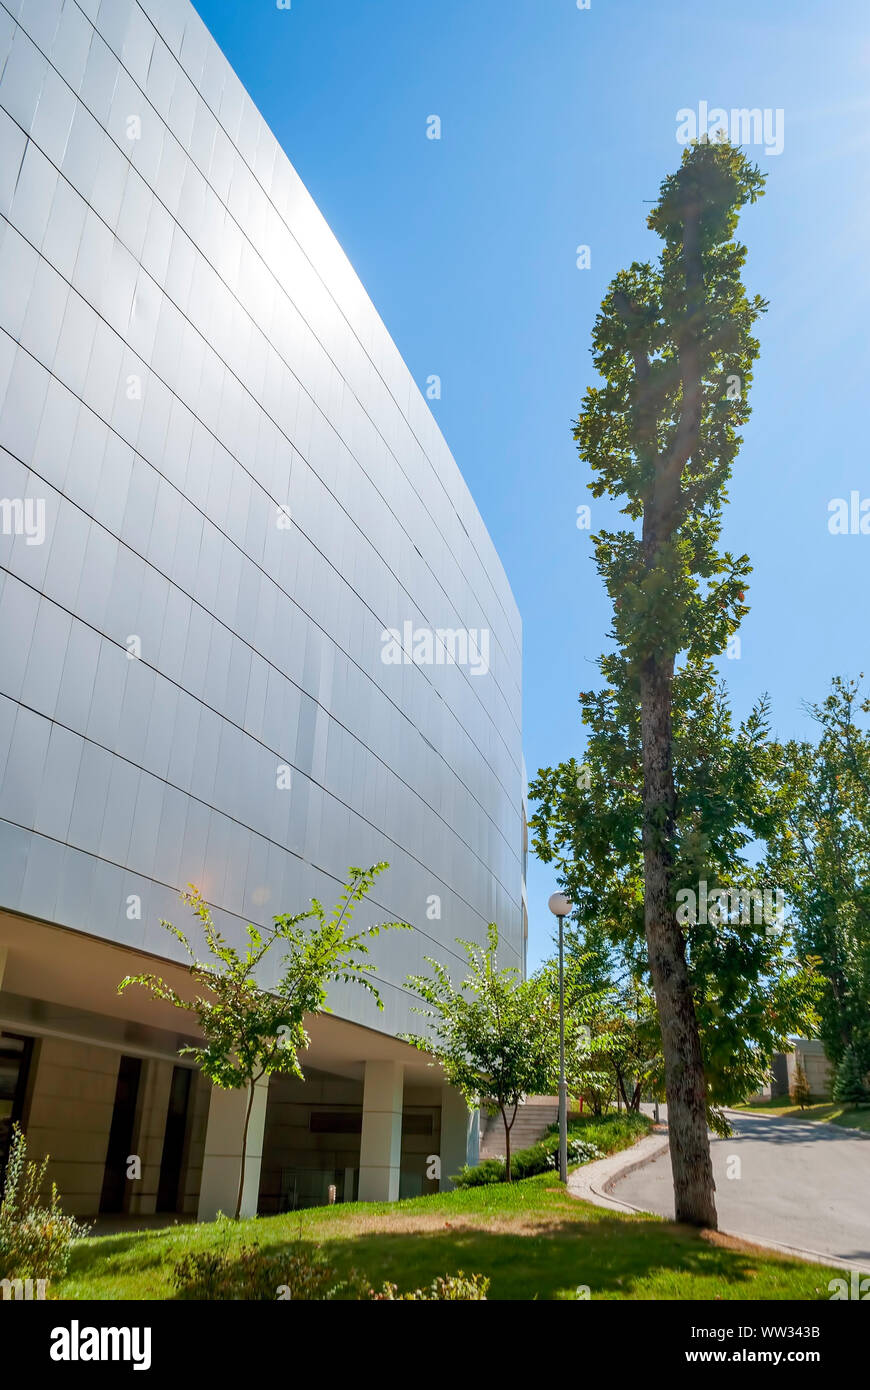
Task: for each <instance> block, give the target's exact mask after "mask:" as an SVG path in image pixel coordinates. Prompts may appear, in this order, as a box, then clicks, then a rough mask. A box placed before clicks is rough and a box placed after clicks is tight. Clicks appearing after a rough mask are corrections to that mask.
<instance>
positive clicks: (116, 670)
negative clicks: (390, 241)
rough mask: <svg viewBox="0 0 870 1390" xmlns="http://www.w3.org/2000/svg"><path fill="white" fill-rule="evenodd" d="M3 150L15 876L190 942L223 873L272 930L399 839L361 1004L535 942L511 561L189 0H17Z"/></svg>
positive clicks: (2, 78) (244, 911)
mask: <svg viewBox="0 0 870 1390" xmlns="http://www.w3.org/2000/svg"><path fill="white" fill-rule="evenodd" d="M0 154H2V158H0V286H2V290H0V498H2V499H5V502H4V512H3V526H2V534H0V582H2V590H0V636H2V639H3V641H2V657H0V729H2V730H4V731H5V732H6V734H7V735H8V737H4V738H3V741H2V750H0V817H2V819H0V907H2V908H4V909H6V910H7V911H10V912H15V913H19V914H25V915H27V916H30V917H34V918H39V919H41V920H42V921H45V922H48V923H54V924H57V925H58V926H61V927H64V928H71V929H74V930H79V931H82V932H87V933H88V934H90V935H92V936H95V937H98V938H102V939H104V940H106V941H107V942H113V943H117V944H118V945H121V946H126V947H130V948H133V949H137V950H144V951H147V952H152V953H155V954H158V955H167V956H171V955H172V954H173V952H172V950H171V943H170V942H169V938H168V937H167V934H166V933H165V932H164V931H163V930H162V929H161V928H160V926H159V919H160V917H170V918H172V919H174V920H178V919H179V913H180V911H181V909H180V907H179V904H178V901H177V893H178V890H179V888H180V887H181V886H183V885H184V884H185V883H187V882H189V881H193V882H196V883H197V884H198V885H199V886H200V887H201V888H202V890H203V892H204V893H205V895H206V897H207V898H208V899H209V901H211V902H212V903H213V904H214V905H215V907H216V909H217V913H218V916H219V919H220V921H221V923H222V925H223V926H225V927H226V928H227V929H228V930H230V931H232V932H233V933H234V934H236V935H237V934H238V933H239V932H240V930H241V928H242V927H243V925H244V922H245V921H246V920H253V921H256V922H259V923H264V922H267V921H268V920H269V919H270V917H271V916H272V915H273V914H274V913H277V912H283V911H295V910H298V909H299V908H301V907H302V906H303V905H304V904H305V903H306V902H307V900H308V898H309V897H311V896H312V895H317V896H318V897H320V898H321V899H323V900H324V901H326V902H330V901H332V900H333V899H334V897H335V895H336V892H337V889H338V887H339V885H340V883H341V881H342V878H343V875H344V871H345V870H346V868H347V866H348V864H349V863H352V862H353V863H360V864H364V863H370V862H374V861H375V860H380V859H386V860H388V861H389V862H390V869H389V871H388V872H387V873H386V874H385V875H384V876H383V877H382V878H381V879H380V880H379V882H378V885H377V887H376V891H375V893H374V895H373V899H374V900H373V902H372V904H370V905H366V908H365V909H364V910H363V913H362V916H363V919H364V918H365V917H366V915H367V916H368V917H372V916H374V915H377V916H382V917H386V918H392V917H395V918H401V919H404V920H407V921H409V922H411V923H412V924H413V925H414V926H415V927H416V928H417V930H416V931H415V932H414V933H413V934H412V933H393V934H388V935H387V936H384V937H382V938H380V940H379V942H378V943H377V945H376V948H375V952H374V955H373V959H374V960H375V961H376V963H377V966H378V976H379V980H380V982H381V985H382V992H383V997H384V1003H385V1010H384V1013H383V1014H382V1015H378V1014H377V1013H376V1012H375V1011H374V1009H373V1007H372V1005H371V1003H370V1001H369V1000H368V999H367V998H366V997H365V996H363V995H361V993H360V992H354V991H352V990H350V989H349V988H342V987H339V988H337V989H336V990H334V991H333V995H332V997H331V1000H330V1002H331V1005H332V1007H333V1009H335V1011H336V1012H337V1014H339V1015H340V1016H342V1017H345V1018H348V1019H352V1020H355V1021H357V1022H360V1023H364V1024H367V1025H370V1026H372V1027H375V1028H377V1029H380V1030H382V1031H385V1032H387V1033H395V1032H398V1031H401V1030H402V1029H405V1028H408V1027H409V1026H413V1022H414V1016H413V1015H412V1014H410V1013H409V1004H410V1002H411V1001H410V1000H409V997H408V995H407V992H406V991H404V990H403V989H402V982H403V980H404V978H405V976H406V975H407V973H409V972H410V971H413V970H416V969H419V968H421V966H422V957H423V955H425V954H434V955H437V956H439V957H440V958H442V959H444V960H445V961H446V962H447V963H448V964H450V963H453V964H454V965H457V966H458V965H459V961H458V958H457V954H456V948H455V938H456V937H457V936H464V937H469V936H470V937H476V938H477V939H483V935H484V931H485V925H486V923H487V922H488V921H489V920H491V919H495V920H496V921H498V923H499V925H500V928H501V930H502V934H503V942H504V948H505V951H504V959H505V960H506V961H512V962H514V963H516V964H518V965H520V966H522V964H523V961H524V928H523V911H522V843H523V842H522V794H523V782H522V764H521V754H520V689H521V677H520V642H521V633H520V623H519V616H518V613H517V610H516V606H515V603H514V600H513V597H512V595H511V592H510V588H509V586H508V583H507V580H506V578H505V575H504V572H503V569H502V567H501V564H500V562H499V560H498V557H497V555H496V553H495V550H494V548H493V546H492V543H491V541H490V539H489V537H488V535H487V533H486V530H485V527H484V525H483V522H482V520H481V518H480V516H479V513H478V511H477V509H476V507H475V506H474V503H473V501H472V499H471V496H470V494H469V492H468V489H467V487H466V485H465V483H464V481H463V479H462V477H461V474H460V472H459V470H458V468H457V466H456V464H455V462H454V461H453V459H452V457H451V455H450V453H449V451H448V449H447V446H446V444H445V443H444V440H443V438H442V436H441V434H440V432H439V430H438V427H437V425H436V423H435V421H434V419H433V417H432V415H431V412H430V411H429V409H428V407H427V406H426V404H425V402H424V400H423V399H422V396H421V394H420V392H419V391H418V389H417V387H416V385H415V383H414V382H413V380H412V378H411V377H410V374H409V373H408V370H407V368H406V367H405V365H404V363H403V362H402V360H401V357H400V356H399V354H398V352H397V350H396V348H395V345H394V344H393V343H392V341H391V339H390V338H389V335H388V333H387V331H386V329H385V328H384V326H383V324H382V322H381V320H380V319H379V318H378V316H377V313H376V311H375V309H374V307H373V306H372V304H371V302H370V301H369V299H368V297H367V296H366V294H365V292H364V290H363V288H362V286H361V284H360V282H359V280H358V278H357V277H356V275H355V274H354V272H353V270H352V268H351V266H350V265H349V263H348V261H347V259H346V257H345V256H344V254H343V252H342V251H341V248H340V247H339V245H338V243H337V242H336V240H335V238H334V237H333V236H332V234H331V232H330V231H329V229H328V227H327V226H326V224H325V223H324V221H323V218H322V217H321V215H320V213H319V212H318V210H317V208H316V206H315V205H314V203H313V201H312V199H311V198H310V196H309V194H308V193H307V191H306V190H305V189H304V187H303V186H302V184H301V182H300V180H299V178H298V176H297V174H296V173H295V171H294V170H293V168H292V166H291V165H290V163H289V161H288V160H287V158H286V156H285V155H284V153H283V151H282V150H281V149H280V148H279V147H278V145H277V143H276V142H275V140H274V137H273V136H272V135H271V133H270V132H269V130H268V129H267V127H266V125H265V123H264V122H263V120H262V118H261V116H260V115H259V113H258V112H257V111H256V108H255V107H254V105H253V103H252V102H251V100H250V98H249V97H248V95H247V94H246V93H245V92H244V90H243V88H242V87H241V84H240V83H239V81H238V79H237V78H236V76H235V74H234V73H233V72H232V70H231V68H230V67H229V65H228V63H227V62H226V60H225V59H224V58H223V55H222V54H221V53H220V51H219V49H218V48H217V46H216V44H215V43H214V42H213V40H212V39H211V37H210V35H209V34H208V32H207V30H206V29H205V27H204V26H203V25H202V23H201V21H200V20H199V18H198V17H197V15H196V13H195V12H194V10H193V8H192V7H191V5H190V4H189V3H188V0H142V2H141V3H139V2H138V0H103V3H91V4H88V5H82V4H77V3H75V2H74V0H62V3H61V0H58V3H54V2H53V0H52V3H50V4H49V3H46V2H45V0H39V3H34V4H31V3H29V0H27V3H24V4H13V3H12V2H11V0H3V2H2V3H0ZM390 630H395V631H396V632H397V633H398V634H399V635H400V644H401V645H400V646H397V645H396V644H395V643H393V642H391V641H390V639H389V637H388V636H386V637H385V634H388V633H389V631H390ZM439 634H440V635H439ZM397 654H398V660H397V661H396V662H394V661H391V660H390V659H389V658H390V657H391V656H393V657H395V656H396V655H397ZM409 654H410V655H411V656H412V659H410V660H409V659H408V656H409ZM385 658H387V659H385ZM451 658H452V659H451ZM288 783H289V785H287V784H288ZM133 898H137V899H139V900H140V903H141V906H140V915H138V916H136V915H133V916H131V915H130V913H129V903H130V901H131V899H133ZM436 902H437V903H438V907H437V908H436V907H435V904H436Z"/></svg>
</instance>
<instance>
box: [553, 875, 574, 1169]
mask: <svg viewBox="0 0 870 1390" xmlns="http://www.w3.org/2000/svg"><path fill="white" fill-rule="evenodd" d="M547 906H548V907H549V909H550V911H551V912H552V914H553V916H554V917H558V919H559V1181H560V1182H564V1183H567V1181H568V1083H567V1081H566V1080H565V947H564V939H563V938H564V930H563V929H564V926H565V918H566V917H568V916H569V915H570V914H571V912H573V910H574V904H573V903H572V902H571V899H570V898H568V897H566V895H565V894H564V893H551V895H550V901H549V903H548V904H547Z"/></svg>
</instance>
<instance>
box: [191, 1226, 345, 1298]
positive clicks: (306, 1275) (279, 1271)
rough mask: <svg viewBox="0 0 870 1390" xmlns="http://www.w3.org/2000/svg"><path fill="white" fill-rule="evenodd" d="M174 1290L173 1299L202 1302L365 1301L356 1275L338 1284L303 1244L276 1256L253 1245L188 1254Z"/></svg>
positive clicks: (316, 1250) (317, 1254) (317, 1251)
mask: <svg viewBox="0 0 870 1390" xmlns="http://www.w3.org/2000/svg"><path fill="white" fill-rule="evenodd" d="M172 1287H173V1289H174V1291H175V1297H176V1298H178V1299H196V1300H200V1301H203V1300H209V1301H211V1300H214V1299H226V1300H230V1301H237V1302H238V1301H246V1302H255V1303H263V1302H274V1300H276V1299H279V1300H281V1301H288V1300H292V1301H294V1302H297V1303H298V1302H313V1301H315V1300H319V1301H325V1300H332V1299H337V1298H353V1297H356V1296H365V1295H364V1293H363V1294H360V1288H361V1287H362V1288H363V1289H365V1286H364V1285H363V1286H360V1285H359V1283H358V1280H357V1279H356V1276H352V1277H351V1278H350V1279H349V1280H347V1279H346V1280H341V1279H339V1277H338V1275H337V1274H336V1272H335V1270H334V1269H333V1268H332V1266H331V1265H329V1264H328V1263H327V1262H326V1259H325V1258H324V1255H323V1252H322V1250H321V1248H320V1247H319V1246H316V1245H314V1246H312V1245H309V1244H307V1243H306V1242H305V1241H297V1242H296V1243H295V1245H294V1246H292V1247H291V1248H290V1249H289V1250H286V1251H281V1252H279V1253H267V1252H266V1251H264V1250H261V1249H260V1247H259V1245H257V1244H256V1243H255V1244H253V1245H242V1246H240V1247H239V1248H237V1249H235V1250H230V1249H228V1248H226V1247H225V1248H223V1249H217V1250H199V1251H191V1252H189V1253H188V1254H186V1255H185V1256H184V1257H183V1258H182V1259H180V1260H179V1261H177V1263H176V1264H175V1266H174V1268H173V1271H172Z"/></svg>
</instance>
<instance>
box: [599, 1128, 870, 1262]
mask: <svg viewBox="0 0 870 1390" xmlns="http://www.w3.org/2000/svg"><path fill="white" fill-rule="evenodd" d="M729 1118H730V1119H731V1122H732V1124H733V1125H734V1129H735V1133H734V1137H733V1138H731V1139H714V1140H712V1142H711V1146H710V1147H711V1151H712V1156H713V1175H714V1177H715V1180H716V1208H717V1211H718V1213H719V1226H720V1229H721V1230H723V1231H730V1232H733V1233H734V1234H737V1235H743V1236H748V1237H753V1236H754V1237H756V1238H757V1239H759V1240H772V1241H777V1242H778V1243H779V1244H782V1245H790V1246H794V1247H796V1248H798V1249H801V1250H808V1251H813V1252H814V1253H816V1254H819V1255H836V1256H838V1257H839V1258H840V1259H842V1260H850V1261H852V1262H854V1263H855V1264H861V1265H866V1266H867V1267H868V1268H870V1135H865V1134H860V1133H856V1132H855V1131H854V1130H848V1129H840V1128H838V1126H837V1125H831V1124H824V1123H815V1124H813V1123H811V1122H809V1121H804V1122H803V1123H802V1122H801V1121H799V1120H791V1119H776V1118H775V1117H773V1116H764V1115H746V1114H743V1113H741V1112H737V1111H731V1112H729ZM734 1158H738V1159H739V1160H740V1162H739V1165H738V1164H735V1163H734V1162H733V1159H734ZM729 1160H731V1161H730V1162H729ZM729 1170H730V1171H731V1172H732V1173H735V1174H736V1173H739V1176H732V1177H730V1178H729V1177H728V1176H727V1174H728V1172H729ZM610 1192H611V1195H612V1196H613V1197H616V1198H618V1199H619V1200H620V1201H623V1202H630V1203H631V1204H632V1206H636V1207H642V1208H643V1209H644V1210H645V1211H654V1212H657V1213H658V1214H659V1215H660V1216H666V1217H669V1218H670V1219H671V1220H673V1216H674V1198H673V1187H672V1178H671V1158H670V1154H669V1153H668V1152H667V1150H666V1151H665V1152H664V1154H662V1156H661V1157H660V1158H657V1159H654V1160H653V1161H652V1162H651V1163H648V1164H647V1165H646V1166H645V1167H644V1168H640V1169H638V1171H637V1172H635V1173H630V1174H629V1175H628V1177H626V1178H623V1179H620V1180H618V1181H617V1182H616V1183H615V1184H614V1186H613V1187H612V1188H611V1189H610Z"/></svg>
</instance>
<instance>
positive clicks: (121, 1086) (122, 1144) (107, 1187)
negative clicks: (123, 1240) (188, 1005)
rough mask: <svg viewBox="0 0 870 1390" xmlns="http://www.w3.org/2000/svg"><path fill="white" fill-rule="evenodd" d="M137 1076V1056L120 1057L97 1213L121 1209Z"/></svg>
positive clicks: (133, 1115)
mask: <svg viewBox="0 0 870 1390" xmlns="http://www.w3.org/2000/svg"><path fill="white" fill-rule="evenodd" d="M141 1074H142V1061H141V1059H140V1058H139V1057H122V1058H121V1065H120V1066H119V1068H118V1083H117V1085H116V1087H115V1108H114V1110H113V1111H112V1128H111V1129H110V1131H109V1148H108V1152H107V1153H106V1171H105V1173H104V1175H103V1191H102V1194H101V1196H100V1211H101V1212H119V1211H123V1210H124V1195H125V1193H126V1189H127V1159H128V1157H129V1154H130V1144H131V1142H132V1140H133V1124H134V1121H135V1119H136V1099H137V1097H138V1095H139V1078H140V1076H141Z"/></svg>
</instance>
